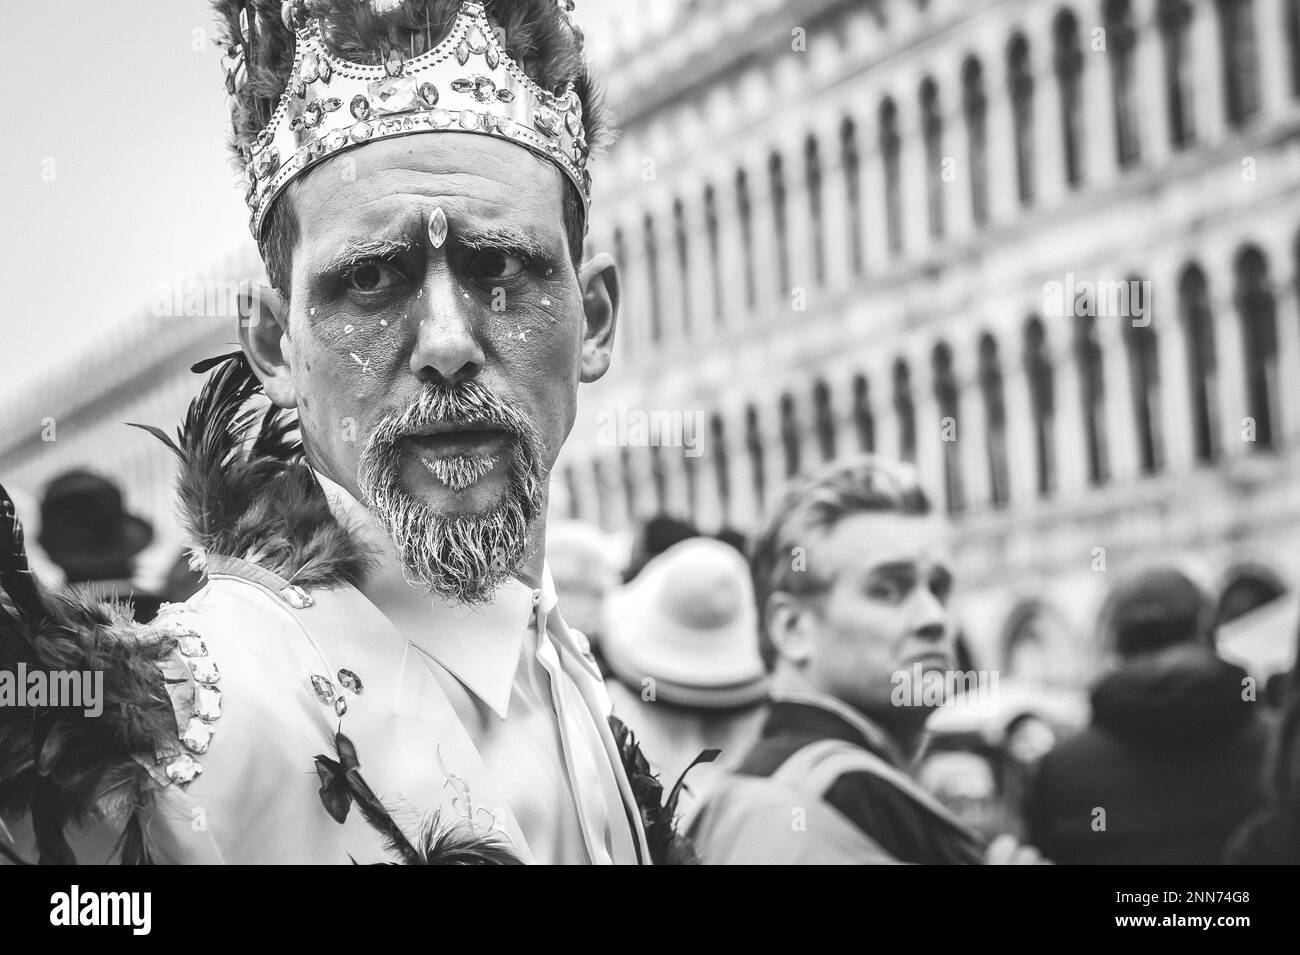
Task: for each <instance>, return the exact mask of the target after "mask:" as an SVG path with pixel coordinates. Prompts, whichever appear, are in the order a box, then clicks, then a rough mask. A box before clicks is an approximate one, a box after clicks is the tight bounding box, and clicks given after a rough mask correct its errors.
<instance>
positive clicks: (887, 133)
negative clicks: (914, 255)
mask: <svg viewBox="0 0 1300 955" xmlns="http://www.w3.org/2000/svg"><path fill="white" fill-rule="evenodd" d="M880 158H881V162H882V163H883V165H884V168H885V234H886V236H887V238H888V242H889V251H890V252H891V253H898V252H901V251H902V249H903V195H902V188H903V187H902V141H901V140H900V139H899V135H898V107H897V106H895V105H894V101H893V100H892V99H889V98H886V99H885V101H884V102H883V103H881V104H880Z"/></svg>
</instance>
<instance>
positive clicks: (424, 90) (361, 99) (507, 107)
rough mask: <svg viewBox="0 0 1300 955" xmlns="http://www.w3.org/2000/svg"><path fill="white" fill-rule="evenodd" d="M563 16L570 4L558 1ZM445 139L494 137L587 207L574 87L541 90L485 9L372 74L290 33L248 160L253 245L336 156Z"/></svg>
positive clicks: (316, 28) (314, 32)
mask: <svg viewBox="0 0 1300 955" xmlns="http://www.w3.org/2000/svg"><path fill="white" fill-rule="evenodd" d="M557 2H558V3H559V4H560V6H561V9H562V10H563V11H565V13H566V15H568V14H569V13H570V12H571V11H572V3H571V2H569V0H557ZM444 130H449V131H455V132H468V133H477V134H485V135H490V136H496V137H499V138H502V139H505V140H507V141H509V142H514V143H516V144H518V145H520V146H523V147H524V148H526V149H528V150H530V151H532V152H533V153H535V154H537V155H539V156H542V157H544V158H545V159H548V160H550V161H551V162H553V163H555V164H556V165H557V166H558V167H559V168H560V170H561V171H562V172H563V173H564V174H565V175H566V176H568V177H569V179H570V181H571V182H572V183H573V184H574V186H575V187H576V188H577V190H578V194H579V195H581V196H582V197H583V199H584V201H585V202H586V203H587V204H590V202H591V185H590V184H591V176H590V174H589V173H588V171H587V160H588V157H589V155H590V150H589V148H588V146H587V140H586V134H585V131H584V129H583V124H582V104H581V100H580V99H579V97H578V96H577V94H576V93H575V92H574V90H573V84H572V82H570V83H568V84H567V85H565V86H562V87H561V88H559V89H557V90H555V91H554V92H551V91H547V90H543V89H541V88H540V87H539V86H538V85H537V84H536V83H535V82H533V80H532V79H531V78H530V77H529V76H528V75H527V74H525V73H524V71H523V70H522V69H520V68H519V65H518V64H517V63H515V62H514V60H512V59H511V58H510V56H509V54H508V53H507V52H506V50H505V47H504V43H503V38H502V35H501V33H500V31H498V30H496V29H495V28H494V27H493V26H492V25H491V23H490V22H489V21H488V19H487V14H486V12H485V9H484V5H483V4H482V3H480V2H475V0H465V2H464V3H462V4H461V8H460V12H459V14H458V15H457V17H456V22H455V24H454V25H453V26H452V29H451V31H450V32H449V33H448V34H447V37H446V38H445V39H444V40H443V41H442V42H441V43H439V44H438V45H437V46H436V47H434V48H433V49H432V50H429V51H428V52H426V53H422V54H420V55H419V56H416V57H411V58H410V59H406V58H404V57H403V56H402V54H401V53H400V52H399V51H397V50H393V51H390V52H389V54H388V55H387V56H385V57H384V60H383V62H382V63H379V64H373V65H371V64H360V63H351V62H348V61H346V60H341V59H338V58H337V57H334V56H332V55H331V54H330V53H329V51H328V50H327V49H326V47H325V43H324V40H323V39H322V37H321V32H320V24H319V22H318V21H316V20H309V21H308V22H307V24H306V25H305V26H302V27H300V28H299V29H298V30H297V46H296V54H295V59H294V67H293V73H292V74H291V78H290V80H289V83H288V85H287V87H286V89H285V92H284V95H283V96H281V98H280V103H279V105H278V106H277V107H276V110H275V113H274V114H273V115H272V116H271V121H270V123H269V124H268V125H267V127H266V129H264V130H263V131H262V134H261V135H260V136H258V138H257V141H256V143H254V144H253V146H252V148H251V149H250V150H249V151H248V155H247V156H246V162H247V173H248V175H247V184H248V192H247V195H246V199H247V201H248V206H249V210H250V212H251V213H252V215H251V219H250V223H249V224H250V227H251V228H252V232H253V236H254V238H260V237H261V229H262V223H263V221H264V219H265V217H266V212H267V210H268V209H269V208H270V206H271V205H272V203H274V201H275V199H276V197H277V196H278V195H279V194H280V193H281V192H282V191H283V190H284V188H285V187H286V186H287V185H288V184H289V183H290V182H292V181H293V179H294V178H295V177H297V176H299V175H301V174H302V173H303V172H305V171H306V170H307V169H310V168H311V167H312V166H314V165H315V164H317V163H319V162H321V161H322V160H324V159H326V158H328V157H330V156H332V155H334V154H335V153H337V152H339V151H341V150H345V149H350V148H354V147H356V146H358V145H361V144H363V143H367V142H374V141H377V140H380V139H385V138H388V137H391V136H407V135H411V134H414V133H432V132H441V131H444Z"/></svg>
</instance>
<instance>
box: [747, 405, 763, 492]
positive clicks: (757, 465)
mask: <svg viewBox="0 0 1300 955" xmlns="http://www.w3.org/2000/svg"><path fill="white" fill-rule="evenodd" d="M745 453H746V454H748V455H749V471H750V475H751V477H752V480H753V482H754V500H755V501H756V502H757V504H758V507H759V509H760V510H761V509H762V507H763V504H764V501H765V500H766V491H767V475H766V474H765V473H764V471H763V433H762V431H761V430H760V429H759V426H758V409H757V408H755V407H754V406H753V405H749V406H748V407H747V408H745Z"/></svg>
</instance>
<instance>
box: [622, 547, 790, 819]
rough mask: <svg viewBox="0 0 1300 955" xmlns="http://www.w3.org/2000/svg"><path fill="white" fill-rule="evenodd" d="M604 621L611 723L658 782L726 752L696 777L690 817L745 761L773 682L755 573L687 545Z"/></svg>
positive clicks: (724, 552)
mask: <svg viewBox="0 0 1300 955" xmlns="http://www.w3.org/2000/svg"><path fill="white" fill-rule="evenodd" d="M605 618H606V621H607V623H606V626H605V629H604V641H603V642H604V648H605V657H606V660H607V661H608V663H609V666H610V674H611V675H612V676H613V677H614V678H615V679H611V680H608V681H607V682H606V687H607V688H608V690H609V695H610V699H611V701H612V702H613V704H614V714H615V715H616V716H619V717H620V718H621V719H622V720H623V721H624V722H625V723H627V725H628V726H629V727H631V729H632V731H633V732H634V733H636V735H637V737H638V738H639V739H640V741H641V744H642V749H643V750H644V752H645V755H646V758H647V759H648V760H650V763H651V766H652V767H653V768H654V770H655V771H656V772H657V773H658V774H659V776H660V779H661V781H663V782H664V783H665V784H666V785H671V784H672V783H673V781H675V780H676V779H677V777H678V776H680V775H681V773H682V772H683V771H684V770H685V769H686V768H687V767H688V766H690V764H691V762H692V760H694V759H695V757H696V756H698V755H699V754H700V753H701V751H703V750H706V749H719V750H721V751H722V758H721V760H720V761H719V762H715V763H711V764H701V765H699V766H696V767H695V768H693V769H692V770H691V772H690V777H689V789H688V790H687V793H688V796H689V797H690V798H687V799H684V800H683V802H682V803H681V805H682V806H683V808H686V807H687V806H689V805H690V804H691V799H692V798H696V797H699V796H700V795H702V794H703V793H704V792H706V791H707V789H708V787H709V785H710V784H711V782H712V781H713V780H714V779H715V778H716V777H717V775H718V774H719V772H720V767H722V766H725V765H728V763H729V761H730V762H736V761H738V757H739V756H741V755H743V754H744V751H745V750H746V749H747V748H748V746H749V744H750V743H751V742H752V741H753V739H754V737H755V736H756V735H757V732H758V724H759V721H760V720H761V719H762V703H763V701H764V699H765V698H766V696H767V673H766V671H765V670H764V668H763V663H762V660H760V659H759V656H758V639H757V615H756V614H755V612H754V592H753V587H752V585H751V583H750V579H749V568H748V566H747V565H746V563H745V559H744V558H743V557H742V556H741V555H740V554H739V553H737V552H736V551H735V549H734V548H732V547H731V546H730V545H728V544H724V543H722V542H721V541H717V540H714V539H712V538H708V537H695V538H691V539H689V540H685V541H681V542H680V543H677V544H674V545H673V546H672V547H670V548H669V549H668V550H667V551H665V552H664V553H662V554H660V555H659V556H658V557H655V558H654V559H653V560H651V561H650V562H649V563H648V564H646V565H645V567H644V568H643V569H642V571H641V573H640V574H638V575H637V577H636V579H635V580H633V581H632V582H631V583H630V584H626V585H625V586H623V587H621V588H619V589H618V590H616V591H614V592H613V593H612V594H610V597H609V600H608V603H607V604H606V610H605Z"/></svg>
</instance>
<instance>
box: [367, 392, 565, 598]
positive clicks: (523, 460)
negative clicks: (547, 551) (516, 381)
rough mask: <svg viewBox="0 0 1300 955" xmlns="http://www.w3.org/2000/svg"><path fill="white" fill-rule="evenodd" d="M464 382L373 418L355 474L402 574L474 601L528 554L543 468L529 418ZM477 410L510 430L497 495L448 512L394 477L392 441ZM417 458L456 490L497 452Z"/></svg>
mask: <svg viewBox="0 0 1300 955" xmlns="http://www.w3.org/2000/svg"><path fill="white" fill-rule="evenodd" d="M466 388H467V386H464V385H462V386H457V387H456V388H455V389H445V390H443V391H435V392H433V393H432V394H431V395H428V394H427V395H425V396H423V397H422V398H421V400H420V402H419V403H418V404H417V405H416V406H414V407H412V408H410V409H408V410H407V411H406V412H404V413H402V414H400V415H389V416H387V417H386V418H385V419H384V420H383V421H381V422H380V424H379V426H378V427H376V429H375V431H374V432H373V433H372V434H371V436H370V439H369V441H368V442H367V445H366V449H365V451H364V452H363V453H362V457H361V467H360V470H359V473H358V484H359V486H360V490H361V494H362V498H363V500H364V502H365V504H366V506H367V508H368V509H369V510H370V512H371V513H372V514H374V515H375V517H376V519H377V520H378V521H379V522H380V523H381V524H382V525H383V526H384V528H385V530H387V531H388V536H389V538H390V539H391V540H392V542H393V546H394V547H395V548H396V553H397V557H398V560H399V561H400V562H401V566H402V576H403V577H404V578H405V579H406V582H407V583H409V584H410V585H411V586H412V587H416V588H419V589H424V590H426V591H427V592H428V593H430V594H437V595H439V596H441V597H442V598H444V599H446V600H449V601H454V602H457V603H467V604H479V603H484V602H487V601H490V600H491V599H492V597H493V596H494V595H495V593H496V589H497V587H498V586H500V585H501V584H502V583H503V582H505V581H506V580H507V579H508V578H509V577H510V576H511V575H512V574H513V573H514V571H515V570H516V568H518V567H519V566H520V565H521V564H523V562H524V560H525V558H526V557H527V555H528V550H529V529H530V527H531V525H532V522H533V520H534V518H536V517H537V515H538V514H540V513H541V511H542V506H543V503H544V501H543V488H544V486H545V485H544V480H545V473H544V467H543V465H542V464H541V459H540V456H539V454H538V453H537V447H538V441H537V439H536V437H535V432H534V430H533V427H532V423H531V421H529V419H528V418H527V417H526V416H525V415H524V414H523V413H522V412H520V411H518V410H516V409H515V408H514V407H513V406H511V405H506V404H505V403H504V402H502V401H501V400H500V399H498V398H496V397H495V396H493V395H491V394H490V393H488V392H486V391H485V390H484V389H482V388H481V387H480V386H476V385H474V384H473V383H470V387H468V393H467V394H466V395H462V392H464V391H465V390H466ZM451 392H455V394H450V393H451ZM485 412H486V413H485ZM475 419H477V420H488V421H491V422H493V423H495V424H497V425H498V426H501V427H504V428H505V429H506V430H507V431H508V432H509V433H510V434H511V435H512V438H513V440H512V441H511V442H510V452H509V453H510V476H509V479H508V482H507V486H506V489H505V491H504V492H503V493H502V495H501V499H500V500H499V501H497V502H496V503H495V504H493V505H492V506H491V507H490V508H489V509H488V510H487V511H485V512H484V513H481V514H458V515H455V516H452V517H448V516H447V515H445V514H443V513H441V512H440V511H438V510H436V509H435V508H433V507H431V506H429V505H428V504H426V503H425V502H424V501H422V500H420V499H419V498H417V497H415V496H413V495H412V494H411V493H410V492H408V491H407V490H406V488H405V487H403V486H402V482H401V472H402V466H403V464H404V463H405V462H406V455H405V454H404V453H403V452H402V450H401V449H400V448H399V447H398V442H400V440H401V438H402V436H404V435H406V434H410V433H412V432H413V431H414V430H415V429H417V428H419V427H420V426H422V425H424V424H427V423H428V422H429V421H431V420H449V421H469V420H475ZM422 463H424V466H425V467H426V468H427V469H428V470H429V472H430V473H432V474H433V475H434V476H435V477H437V478H438V480H439V481H441V482H442V483H443V484H444V485H446V486H447V487H448V488H449V489H451V490H452V491H460V490H463V489H465V488H467V487H469V486H470V485H472V484H474V483H475V482H476V481H478V480H481V479H482V478H483V476H484V475H486V474H487V473H488V471H490V470H491V469H492V468H493V467H494V466H495V465H496V463H497V461H496V459H495V458H492V457H481V456H466V455H457V456H452V457H447V458H442V459H439V460H438V461H437V462H423V461H422Z"/></svg>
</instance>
